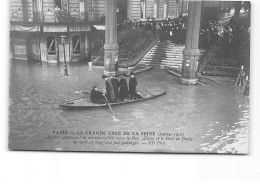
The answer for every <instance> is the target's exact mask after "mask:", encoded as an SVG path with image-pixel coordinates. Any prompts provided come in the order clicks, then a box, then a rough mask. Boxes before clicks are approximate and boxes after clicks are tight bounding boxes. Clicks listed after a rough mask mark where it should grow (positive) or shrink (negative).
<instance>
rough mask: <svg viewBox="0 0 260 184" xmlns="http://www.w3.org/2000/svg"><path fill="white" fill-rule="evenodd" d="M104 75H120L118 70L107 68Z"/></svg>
mask: <svg viewBox="0 0 260 184" xmlns="http://www.w3.org/2000/svg"><path fill="white" fill-rule="evenodd" d="M104 75H107V76H112V77H116V76H118V75H119V72H118V71H106V70H104Z"/></svg>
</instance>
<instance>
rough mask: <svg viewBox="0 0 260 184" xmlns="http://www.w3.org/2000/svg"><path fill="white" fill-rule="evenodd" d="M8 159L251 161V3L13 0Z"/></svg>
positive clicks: (182, 0) (10, 40) (190, 0)
mask: <svg viewBox="0 0 260 184" xmlns="http://www.w3.org/2000/svg"><path fill="white" fill-rule="evenodd" d="M9 16H10V17H9V21H10V26H9V33H10V34H9V42H10V44H9V45H10V48H9V67H10V68H9V74H10V76H9V105H8V106H9V115H8V118H9V120H8V129H9V134H8V147H9V149H10V150H26V151H59V152H60V151H65V152H68V151H69V152H74V151H75V152H109V153H112V152H124V153H195V154H198V153H199V154H201V153H202V154H209V153H210V154H212V153H214V154H239V155H247V154H249V135H250V133H249V127H250V104H249V101H250V32H251V31H250V29H251V21H250V19H251V2H250V1H212V0H203V1H193V0H10V1H9Z"/></svg>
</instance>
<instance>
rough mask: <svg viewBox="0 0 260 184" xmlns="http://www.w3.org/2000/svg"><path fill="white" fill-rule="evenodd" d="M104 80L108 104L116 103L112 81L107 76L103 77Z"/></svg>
mask: <svg viewBox="0 0 260 184" xmlns="http://www.w3.org/2000/svg"><path fill="white" fill-rule="evenodd" d="M102 79H104V80H105V85H106V97H107V100H108V102H115V93H114V89H113V86H112V83H111V81H110V79H109V78H108V76H106V75H102Z"/></svg>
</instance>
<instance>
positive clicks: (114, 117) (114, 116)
mask: <svg viewBox="0 0 260 184" xmlns="http://www.w3.org/2000/svg"><path fill="white" fill-rule="evenodd" d="M104 97H105V99H106V102H107V104H108V107H109V109H110V110H111V112H112V114H113V116H112V117H113V119H114V120H115V121H119V119H117V118H116V115H115V113H114V111H113V110H112V108H111V106H110V104H109V102H108V100H107V97H106V95H104Z"/></svg>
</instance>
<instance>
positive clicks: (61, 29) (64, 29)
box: [43, 25, 68, 33]
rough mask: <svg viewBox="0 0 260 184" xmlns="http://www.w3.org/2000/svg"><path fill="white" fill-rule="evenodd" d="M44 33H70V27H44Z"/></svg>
mask: <svg viewBox="0 0 260 184" xmlns="http://www.w3.org/2000/svg"><path fill="white" fill-rule="evenodd" d="M43 32H48V33H51V32H54V33H55V32H57V33H60V32H68V27H67V25H44V26H43Z"/></svg>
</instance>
